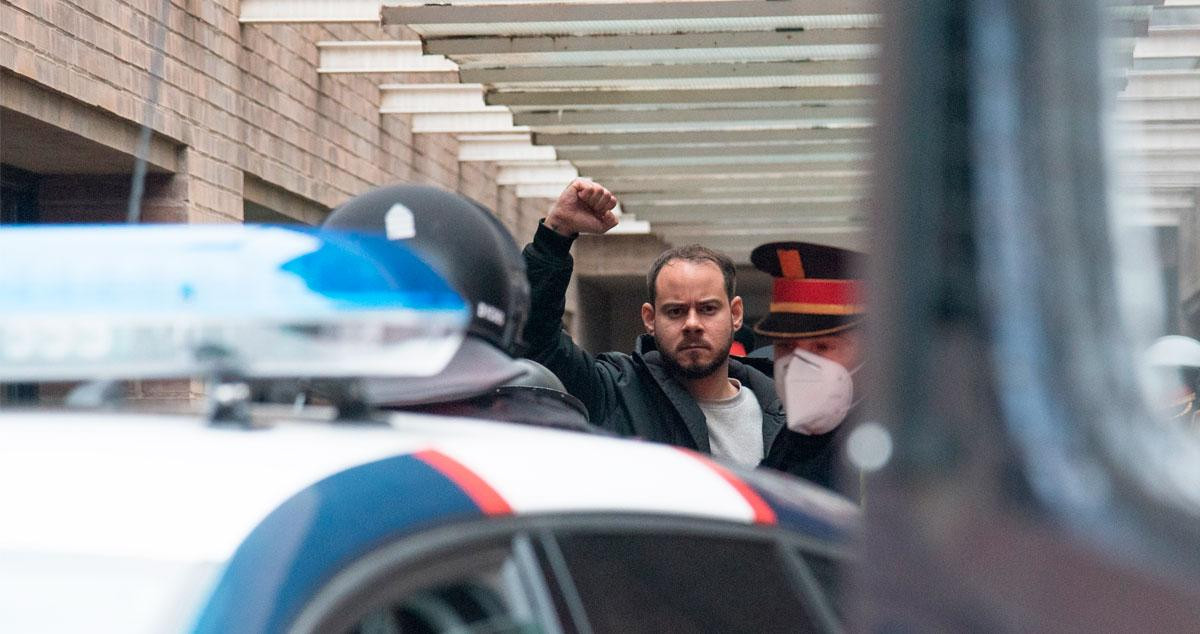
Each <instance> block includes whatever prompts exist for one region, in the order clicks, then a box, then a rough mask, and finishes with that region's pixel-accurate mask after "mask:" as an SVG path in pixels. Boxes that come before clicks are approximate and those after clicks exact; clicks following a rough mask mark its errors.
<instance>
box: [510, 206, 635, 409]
mask: <svg viewBox="0 0 1200 634" xmlns="http://www.w3.org/2000/svg"><path fill="white" fill-rule="evenodd" d="M574 241H575V238H574V237H564V236H561V235H559V234H558V233H556V232H554V231H553V230H552V229H549V228H547V227H546V226H545V225H543V224H541V223H539V224H538V228H537V233H535V234H534V237H533V242H532V243H530V244H528V245H526V246H525V249H524V251H523V252H522V254H523V255H524V257H525V268H526V273H527V274H528V276H529V290H530V310H529V319H528V320H527V321H526V322H525V331H524V339H525V345H526V351H525V355H524V356H526V357H528V358H530V359H533V360H534V361H537V362H538V363H540V364H542V365H544V366H546V367H547V368H549V369H550V371H551V372H553V373H554V374H555V376H557V377H558V379H559V380H560V381H562V382H563V385H564V386H566V388H567V391H568V392H570V393H571V394H572V395H573V396H574V397H575V398H578V399H579V400H580V401H583V404H584V405H585V406H587V408H588V413H589V414H590V416H591V422H592V424H594V425H599V426H600V427H607V425H606V424H605V423H606V421H607V420H608V418H609V413H610V412H611V411H612V409H613V408H614V407H615V406H616V377H615V376H614V369H613V368H612V367H610V366H608V365H607V364H605V363H604V362H603V361H598V360H596V359H595V358H594V357H592V355H590V354H588V353H587V352H585V351H584V350H583V349H582V348H580V347H579V346H577V345H575V342H574V341H572V340H571V337H570V336H568V335H567V333H566V332H564V331H563V324H562V318H563V311H564V310H565V309H566V303H567V298H566V296H567V285H568V284H569V283H570V282H571V272H572V270H573V269H574V266H575V261H574V259H573V258H572V257H571V244H572V243H573V242H574Z"/></svg>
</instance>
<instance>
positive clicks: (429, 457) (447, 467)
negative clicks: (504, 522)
mask: <svg viewBox="0 0 1200 634" xmlns="http://www.w3.org/2000/svg"><path fill="white" fill-rule="evenodd" d="M413 456H414V457H415V458H417V459H418V460H420V461H422V462H424V463H425V464H427V465H429V466H431V467H433V468H434V469H436V470H437V471H438V472H439V473H441V474H442V475H444V476H446V477H447V478H449V479H450V481H451V482H453V483H454V484H456V485H457V486H458V488H460V489H462V490H463V492H464V493H466V494H467V497H469V498H471V500H472V501H473V502H475V504H476V505H477V506H479V510H481V511H483V512H484V514H486V515H512V512H513V510H512V507H511V506H509V505H508V502H506V501H505V500H504V498H503V497H501V496H500V494H499V493H498V492H497V491H496V489H493V488H492V485H490V484H488V483H487V482H484V480H483V478H481V477H479V475H478V474H476V473H475V472H474V471H471V470H470V469H469V468H467V466H466V465H464V464H463V463H461V462H459V461H457V460H455V459H454V458H451V457H450V456H447V455H446V454H444V453H442V452H440V451H437V450H436V449H426V450H425V451H418V452H416V453H415V454H413Z"/></svg>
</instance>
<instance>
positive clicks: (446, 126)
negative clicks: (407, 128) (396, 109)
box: [412, 106, 513, 134]
mask: <svg viewBox="0 0 1200 634" xmlns="http://www.w3.org/2000/svg"><path fill="white" fill-rule="evenodd" d="M512 129H513V121H512V113H511V112H509V111H508V109H507V108H505V107H503V106H494V107H493V106H488V107H485V108H481V109H479V110H475V111H468V112H425V113H417V114H414V115H412V131H413V132H414V133H415V134H444V133H445V134H469V133H478V132H509V131H511V130H512Z"/></svg>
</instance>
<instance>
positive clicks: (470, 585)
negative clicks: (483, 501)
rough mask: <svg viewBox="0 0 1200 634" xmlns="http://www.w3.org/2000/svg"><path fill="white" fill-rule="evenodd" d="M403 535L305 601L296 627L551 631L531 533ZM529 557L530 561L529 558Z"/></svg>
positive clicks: (416, 632)
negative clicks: (447, 537) (434, 539)
mask: <svg viewBox="0 0 1200 634" xmlns="http://www.w3.org/2000/svg"><path fill="white" fill-rule="evenodd" d="M452 541H454V543H453V544H449V543H444V544H440V545H438V546H435V547H428V546H423V545H420V544H416V545H414V543H412V542H411V540H410V541H402V542H399V543H397V544H395V545H393V546H391V547H388V548H384V549H381V550H380V551H377V552H376V553H373V554H370V555H367V556H366V557H363V558H362V559H361V560H359V561H357V562H355V563H353V564H351V565H349V566H347V567H346V568H345V569H344V570H343V571H342V572H341V573H339V574H338V575H337V576H336V577H335V578H334V579H333V580H331V581H330V582H329V583H328V584H327V585H326V586H325V587H324V588H323V589H322V590H321V591H320V592H319V593H318V594H317V595H316V597H315V598H314V599H313V600H312V601H310V603H309V605H308V606H307V607H306V608H305V610H304V611H303V612H302V613H301V615H300V616H299V617H298V618H297V620H296V622H295V623H294V625H293V628H292V631H293V632H297V633H299V632H321V633H325V632H342V633H345V634H424V633H431V632H456V633H461V634H471V633H483V632H487V633H490V634H510V633H518V632H554V631H556V630H557V627H558V624H557V619H556V617H555V615H554V613H553V608H552V607H549V606H550V605H551V604H550V602H549V601H547V600H544V599H543V598H542V597H544V594H545V585H544V583H543V582H542V581H541V579H540V577H537V573H536V569H535V567H534V566H533V565H532V563H531V562H532V559H533V557H532V550H531V549H530V547H529V545H528V539H527V538H525V537H522V536H517V537H515V538H511V539H507V538H489V539H487V540H486V541H482V542H481V541H475V542H472V541H470V540H468V541H463V540H461V539H459V540H452ZM526 562H529V563H526Z"/></svg>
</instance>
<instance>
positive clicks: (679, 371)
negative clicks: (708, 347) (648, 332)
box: [654, 333, 733, 381]
mask: <svg viewBox="0 0 1200 634" xmlns="http://www.w3.org/2000/svg"><path fill="white" fill-rule="evenodd" d="M732 343H733V333H729V337H728V338H727V339H726V340H725V342H724V344H723V345H719V346H717V347H715V348H714V350H717V351H718V352H717V356H716V357H714V358H713V360H712V361H711V362H709V363H706V364H704V365H702V366H692V367H685V366H684V365H683V364H681V363H679V359H678V358H676V356H675V354H674V353H672V352H670V351H668V350H667V349H666V348H664V347H663V345H662V342H661V341H659V340H658V335H655V336H654V345H655V347H657V348H658V352H659V354H661V355H662V359H663V363H664V364H665V365H666V366H667V371H668V372H670V373H671V375H672V376H675V377H678V378H682V379H687V380H689V381H691V380H695V379H704V378H708V377H710V376H712V375H713V373H714V372H716V371H717V370H719V369H721V366H722V365H723V364H724V363H725V361H726V359H728V358H729V346H730V345H731V344H732Z"/></svg>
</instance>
